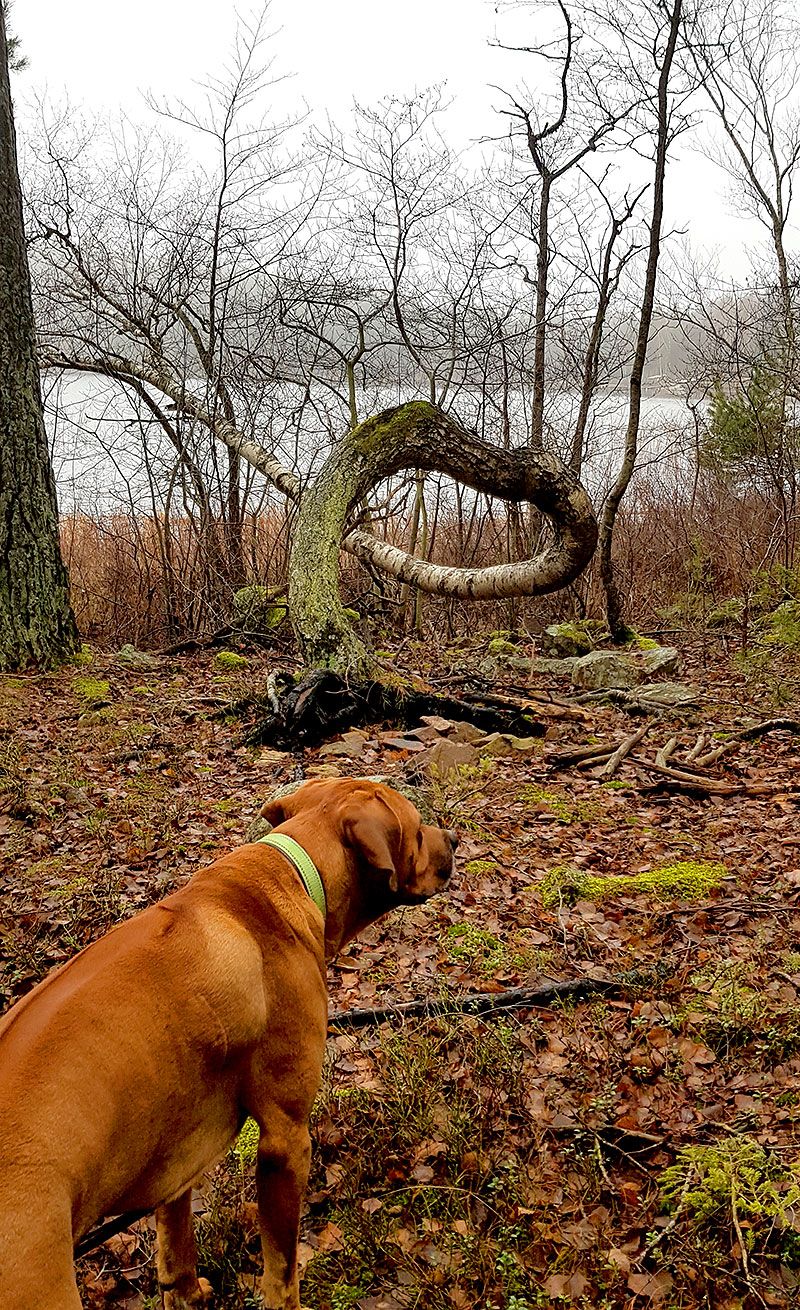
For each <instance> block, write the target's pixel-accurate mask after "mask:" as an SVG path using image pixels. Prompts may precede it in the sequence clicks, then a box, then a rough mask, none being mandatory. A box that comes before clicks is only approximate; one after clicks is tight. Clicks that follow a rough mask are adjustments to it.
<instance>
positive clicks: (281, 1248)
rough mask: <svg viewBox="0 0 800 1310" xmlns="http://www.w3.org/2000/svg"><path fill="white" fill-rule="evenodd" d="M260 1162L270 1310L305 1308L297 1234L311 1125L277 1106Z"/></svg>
mask: <svg viewBox="0 0 800 1310" xmlns="http://www.w3.org/2000/svg"><path fill="white" fill-rule="evenodd" d="M264 1122H265V1123H266V1124H267V1126H266V1127H262V1130H261V1140H260V1142H259V1146H258V1161H257V1164H256V1189H257V1193H258V1211H259V1220H260V1224H261V1249H262V1251H263V1255H264V1276H263V1280H262V1286H261V1291H262V1296H263V1298H264V1305H265V1307H266V1310H300V1293H299V1288H298V1275H297V1238H298V1233H299V1230H300V1207H301V1205H302V1202H303V1197H304V1196H305V1191H306V1184H307V1183H308V1170H309V1166H310V1163H311V1138H310V1136H309V1132H308V1126H307V1124H305V1123H302V1124H298V1123H296V1122H293V1121H292V1120H290V1119H289V1118H288V1117H287V1116H286V1115H284V1114H282V1113H281V1112H280V1111H277V1110H276V1109H272V1110H271V1111H270V1113H269V1116H268V1117H267V1116H265V1120H264Z"/></svg>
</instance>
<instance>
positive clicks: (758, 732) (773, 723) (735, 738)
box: [697, 719, 800, 764]
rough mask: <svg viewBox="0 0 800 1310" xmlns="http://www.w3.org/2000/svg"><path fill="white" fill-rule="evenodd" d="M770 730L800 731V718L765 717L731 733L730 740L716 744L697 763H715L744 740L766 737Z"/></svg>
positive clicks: (730, 752)
mask: <svg viewBox="0 0 800 1310" xmlns="http://www.w3.org/2000/svg"><path fill="white" fill-rule="evenodd" d="M768 732H796V733H800V720H798V719H765V720H764V722H763V723H756V724H754V725H753V727H751V728H740V729H739V730H738V731H737V732H734V733H731V736H730V738H729V739H728V741H726V742H723V744H722V745H721V746H716V747H715V748H714V750H712V751H708V752H707V754H705V755H702V756H701V757H700V758H699V759H698V761H697V763H698V764H715V763H716V762H717V760H720V759H722V757H723V755H731V754H733V752H734V751H735V750H738V749H739V747H740V746H741V744H742V742H745V741H755V739H756V738H757V737H765V736H766V735H767V733H768Z"/></svg>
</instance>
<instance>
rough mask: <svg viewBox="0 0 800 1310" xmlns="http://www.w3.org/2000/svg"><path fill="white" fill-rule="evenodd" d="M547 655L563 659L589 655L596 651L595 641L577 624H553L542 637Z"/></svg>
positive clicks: (543, 648)
mask: <svg viewBox="0 0 800 1310" xmlns="http://www.w3.org/2000/svg"><path fill="white" fill-rule="evenodd" d="M541 644H542V651H543V653H544V654H545V655H548V656H551V657H552V656H554V657H556V658H563V657H564V656H568V655H588V654H589V652H590V651H591V650H594V641H593V640H592V638H591V636H590V635H589V633H588V632H586V631H585V629H584V628H583V627H580V626H579V625H578V624H577V623H551V624H550V625H549V627H547V628H545V630H544V632H543V633H542V637H541Z"/></svg>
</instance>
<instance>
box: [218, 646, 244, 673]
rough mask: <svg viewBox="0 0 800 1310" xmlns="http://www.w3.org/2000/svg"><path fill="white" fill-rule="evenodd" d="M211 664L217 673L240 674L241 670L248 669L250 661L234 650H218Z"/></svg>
mask: <svg viewBox="0 0 800 1310" xmlns="http://www.w3.org/2000/svg"><path fill="white" fill-rule="evenodd" d="M213 664H214V669H215V670H216V672H217V673H241V671H242V669H246V668H249V665H250V661H249V660H248V659H245V657H244V655H239V654H237V652H236V651H235V650H218V651H217V653H216V655H215V656H214V659H213Z"/></svg>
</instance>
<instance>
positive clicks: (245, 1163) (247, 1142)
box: [231, 1119, 261, 1173]
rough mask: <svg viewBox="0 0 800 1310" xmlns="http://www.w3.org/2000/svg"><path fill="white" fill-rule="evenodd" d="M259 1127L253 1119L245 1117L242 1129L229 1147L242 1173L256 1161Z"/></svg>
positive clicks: (259, 1135)
mask: <svg viewBox="0 0 800 1310" xmlns="http://www.w3.org/2000/svg"><path fill="white" fill-rule="evenodd" d="M260 1139H261V1129H260V1128H259V1126H258V1124H257V1123H256V1121H255V1119H245V1121H244V1124H243V1126H242V1131H241V1132H240V1133H239V1136H238V1137H237V1138H236V1141H235V1142H234V1144H233V1147H232V1148H231V1150H232V1154H233V1156H234V1158H235V1160H236V1163H237V1165H238V1166H239V1169H240V1170H241V1172H242V1173H244V1171H245V1169H249V1168H250V1167H251V1166H252V1165H254V1164H255V1162H256V1156H257V1155H258V1143H259V1141H260Z"/></svg>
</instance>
